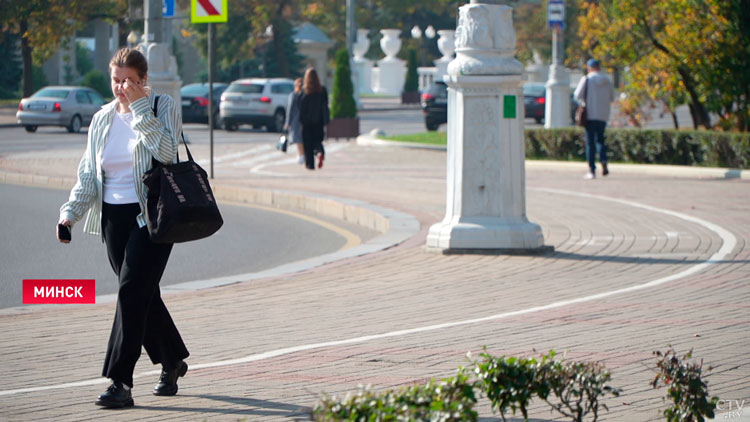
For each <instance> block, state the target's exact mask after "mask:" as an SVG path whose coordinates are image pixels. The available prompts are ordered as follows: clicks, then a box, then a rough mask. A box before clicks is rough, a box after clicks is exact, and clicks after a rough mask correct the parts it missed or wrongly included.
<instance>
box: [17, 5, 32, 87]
mask: <svg viewBox="0 0 750 422" xmlns="http://www.w3.org/2000/svg"><path fill="white" fill-rule="evenodd" d="M20 29H21V59H22V61H23V83H22V85H23V87H22V88H23V95H22V97H23V98H26V97H30V96H31V94H33V93H34V70H33V69H32V63H31V46H30V45H29V40H28V38H26V31H28V29H29V24H28V22H27V21H26V20H25V19H24V20H22V21H21V23H20Z"/></svg>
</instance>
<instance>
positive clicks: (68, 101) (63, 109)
mask: <svg viewBox="0 0 750 422" xmlns="http://www.w3.org/2000/svg"><path fill="white" fill-rule="evenodd" d="M103 104H104V99H103V98H102V96H101V95H99V93H98V92H96V91H94V90H93V89H91V88H88V87H84V86H48V87H45V88H42V89H40V90H39V91H37V92H35V93H34V95H32V96H31V97H29V98H24V99H22V100H21V102H20V103H19V104H18V112H17V113H16V119H17V121H18V124H20V125H21V126H23V127H24V128H26V131H27V132H36V129H37V128H38V127H39V126H64V127H65V128H67V129H68V132H71V133H78V132H79V131H80V130H81V126H88V125H89V123H91V118H92V117H94V113H96V112H97V111H99V109H100V108H102V105H103Z"/></svg>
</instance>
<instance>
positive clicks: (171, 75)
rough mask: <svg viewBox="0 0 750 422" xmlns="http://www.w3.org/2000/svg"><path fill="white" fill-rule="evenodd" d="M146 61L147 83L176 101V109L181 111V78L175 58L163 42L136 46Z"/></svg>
mask: <svg viewBox="0 0 750 422" xmlns="http://www.w3.org/2000/svg"><path fill="white" fill-rule="evenodd" d="M137 48H138V49H139V50H140V51H141V53H143V55H144V56H146V60H147V61H148V84H149V85H150V86H151V87H152V88H153V89H154V91H156V93H157V94H160V93H164V94H168V95H169V96H170V97H172V99H174V100H175V101H176V104H177V110H178V111H179V112H180V113H181V112H182V107H181V106H180V103H181V102H182V96H181V95H180V88H181V87H182V80H180V76H179V75H178V74H177V60H176V59H175V58H174V56H172V55H171V54H169V48H168V47H167V45H166V44H163V43H144V44H139V45H138V47H137Z"/></svg>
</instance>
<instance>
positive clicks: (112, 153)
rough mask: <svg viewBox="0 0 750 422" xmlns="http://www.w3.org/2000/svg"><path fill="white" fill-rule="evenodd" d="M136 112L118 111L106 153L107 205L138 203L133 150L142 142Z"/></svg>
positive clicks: (104, 163)
mask: <svg viewBox="0 0 750 422" xmlns="http://www.w3.org/2000/svg"><path fill="white" fill-rule="evenodd" d="M132 122H133V113H120V112H115V118H114V120H113V121H112V129H111V130H110V131H109V138H108V139H107V143H106V144H105V145H104V150H103V151H102V170H104V192H103V193H104V202H106V203H108V204H133V203H136V202H138V195H137V193H136V191H135V178H134V177H133V150H134V149H135V145H136V143H137V142H138V139H137V137H136V133H135V131H134V130H133V128H132V127H131V124H132Z"/></svg>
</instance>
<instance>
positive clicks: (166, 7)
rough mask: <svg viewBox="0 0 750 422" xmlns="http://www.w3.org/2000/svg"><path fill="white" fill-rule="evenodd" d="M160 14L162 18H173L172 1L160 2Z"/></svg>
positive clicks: (163, 0) (164, 0)
mask: <svg viewBox="0 0 750 422" xmlns="http://www.w3.org/2000/svg"><path fill="white" fill-rule="evenodd" d="M161 14H162V16H164V17H172V16H174V0H162V8H161Z"/></svg>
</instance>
